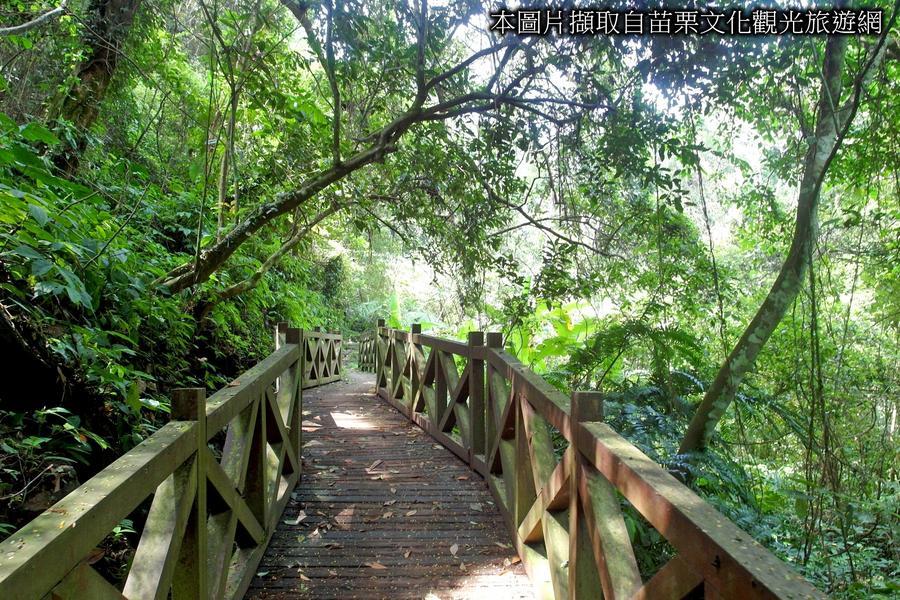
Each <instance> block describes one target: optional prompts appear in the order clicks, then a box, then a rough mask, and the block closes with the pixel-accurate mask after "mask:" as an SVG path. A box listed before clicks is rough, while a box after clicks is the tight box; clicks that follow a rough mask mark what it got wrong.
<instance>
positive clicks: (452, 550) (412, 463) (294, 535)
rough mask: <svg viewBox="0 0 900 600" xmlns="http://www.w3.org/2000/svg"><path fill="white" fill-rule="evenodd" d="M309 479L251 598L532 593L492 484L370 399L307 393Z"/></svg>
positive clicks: (360, 384) (366, 388) (364, 378)
mask: <svg viewBox="0 0 900 600" xmlns="http://www.w3.org/2000/svg"><path fill="white" fill-rule="evenodd" d="M303 444H304V446H303V475H302V479H301V481H300V483H299V484H298V485H297V488H296V490H295V491H294V493H293V494H292V496H291V500H290V502H289V504H288V506H287V508H286V509H285V512H284V515H283V516H282V520H281V523H280V524H279V527H278V530H277V531H276V532H275V534H274V536H273V537H272V541H271V543H270V545H269V548H268V550H267V551H266V553H265V555H264V557H263V559H262V562H261V563H260V565H259V567H258V569H257V577H256V578H255V579H254V581H253V583H252V584H251V587H250V590H249V591H248V593H247V598H315V599H317V600H319V599H321V600H324V599H327V598H335V599H337V598H340V599H344V598H428V599H429V600H434V599H438V598H439V599H441V600H445V599H447V598H472V599H475V598H482V599H490V600H502V599H507V598H532V597H533V592H532V587H531V584H530V583H529V581H528V578H527V577H526V575H525V570H524V568H522V565H521V563H519V559H518V557H517V555H516V552H515V549H514V548H513V546H512V545H511V544H510V543H509V542H510V540H509V539H508V534H507V532H506V530H505V529H504V527H503V519H502V517H501V515H500V513H499V511H498V510H497V508H496V506H495V505H494V503H493V499H492V497H491V495H490V493H489V492H488V489H487V486H486V484H485V482H484V481H483V480H482V479H481V477H479V476H478V475H477V474H475V473H473V472H472V471H471V470H470V469H469V467H468V466H467V465H466V464H465V463H463V462H462V461H460V460H459V459H458V458H457V457H456V456H454V455H453V454H452V453H450V452H449V451H448V450H446V449H445V448H443V447H442V446H440V445H439V444H437V443H436V442H434V441H433V440H432V439H431V438H430V437H429V436H428V435H427V434H426V433H425V432H423V431H422V430H420V429H419V428H418V427H415V426H413V425H411V424H410V423H409V421H408V420H407V419H406V418H404V417H403V416H402V415H400V414H399V413H397V411H396V410H395V409H393V408H392V407H390V406H389V405H388V404H387V403H385V402H384V401H382V400H380V399H378V398H377V397H376V396H375V395H374V376H373V375H370V374H365V373H359V372H351V373H349V377H348V378H347V379H346V380H345V381H342V382H338V383H333V384H330V385H327V386H325V387H322V388H318V389H316V390H312V391H308V392H305V393H304V399H303Z"/></svg>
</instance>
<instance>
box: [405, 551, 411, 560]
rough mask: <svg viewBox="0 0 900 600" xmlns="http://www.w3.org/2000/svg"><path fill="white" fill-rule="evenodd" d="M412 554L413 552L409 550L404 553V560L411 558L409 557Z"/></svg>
mask: <svg viewBox="0 0 900 600" xmlns="http://www.w3.org/2000/svg"><path fill="white" fill-rule="evenodd" d="M410 554H412V550H407V551H406V552H404V553H403V558H409V555H410Z"/></svg>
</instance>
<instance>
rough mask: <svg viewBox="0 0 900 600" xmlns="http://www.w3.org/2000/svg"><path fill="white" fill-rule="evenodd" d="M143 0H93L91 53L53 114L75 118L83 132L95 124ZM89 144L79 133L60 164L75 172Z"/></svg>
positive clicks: (87, 33) (87, 40)
mask: <svg viewBox="0 0 900 600" xmlns="http://www.w3.org/2000/svg"><path fill="white" fill-rule="evenodd" d="M140 3H141V0H92V2H91V4H90V10H89V12H90V15H91V16H90V21H89V24H88V27H87V28H86V31H85V40H84V43H85V44H86V45H87V47H88V50H87V57H86V59H85V61H84V62H83V63H82V64H81V65H80V66H79V67H78V73H77V74H76V81H75V83H74V84H73V85H72V87H71V88H69V91H68V93H67V94H66V95H65V97H64V98H63V99H62V101H61V102H60V103H59V105H58V107H57V109H56V111H55V115H53V116H56V117H59V118H62V119H65V120H67V121H70V122H72V123H73V124H74V125H75V126H76V127H77V128H78V130H79V131H80V132H83V131H85V130H87V129H88V128H90V127H91V125H93V124H94V122H95V121H96V120H97V117H98V115H99V114H100V103H101V102H102V101H103V99H104V98H105V97H106V92H107V90H108V89H109V84H110V82H111V81H112V78H113V75H114V74H115V71H116V67H117V65H118V62H119V53H120V48H121V47H122V44H123V43H124V42H125V38H126V37H127V36H128V32H129V30H130V29H131V23H132V21H133V20H134V14H135V12H136V11H137V9H138V7H139V6H140ZM85 146H86V141H85V137H84V135H79V136H78V141H77V145H76V147H75V148H73V149H72V150H70V151H69V152H67V153H66V154H65V155H64V156H62V157H60V160H59V162H61V163H62V164H60V166H61V167H63V168H64V169H65V170H66V172H68V173H72V172H74V171H75V170H76V169H77V168H78V163H79V159H80V156H81V153H82V152H83V151H84V148H85Z"/></svg>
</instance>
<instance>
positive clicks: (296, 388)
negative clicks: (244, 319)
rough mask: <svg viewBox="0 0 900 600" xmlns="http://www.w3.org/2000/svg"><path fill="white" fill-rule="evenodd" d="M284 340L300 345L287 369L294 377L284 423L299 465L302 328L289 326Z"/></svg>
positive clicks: (301, 407) (301, 400)
mask: <svg viewBox="0 0 900 600" xmlns="http://www.w3.org/2000/svg"><path fill="white" fill-rule="evenodd" d="M284 341H285V343H286V344H298V345H299V346H300V358H298V359H297V364H296V366H295V367H293V368H291V369H289V371H291V370H292V371H293V372H294V373H295V375H294V377H295V378H296V379H292V381H291V385H292V386H293V390H292V392H291V409H290V411H289V413H288V415H289V416H288V422H287V423H286V425H287V427H288V436H289V437H290V442H291V451H292V452H293V453H294V458H296V459H297V462H296V464H298V465H299V464H300V446H301V444H302V440H301V439H300V437H301V436H302V435H303V434H302V433H301V430H302V429H303V428H302V427H301V426H300V421H301V415H302V414H303V356H304V355H305V354H306V352H305V349H304V348H303V330H302V329H297V328H296V327H289V328H288V329H287V331H286V332H285V336H284Z"/></svg>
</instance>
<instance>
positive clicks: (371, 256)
mask: <svg viewBox="0 0 900 600" xmlns="http://www.w3.org/2000/svg"><path fill="white" fill-rule="evenodd" d="M564 4H565V3H564ZM686 4H690V5H691V6H689V7H688V8H695V6H694V3H686ZM813 4H814V6H813V7H814V8H827V9H831V8H845V7H846V6H847V5H846V3H837V4H836V5H834V6H832V5H828V6H823V5H821V4H819V3H813ZM654 6H656V5H655V4H647V5H646V6H645V3H638V4H637V8H642V7H643V8H648V9H650V8H653V7H654ZM772 6H773V7H775V8H782V7H781V3H780V2H778V3H776V4H773V5H772ZM612 7H613V8H616V7H618V8H619V9H621V10H626V9H630V8H635V5H634V4H630V3H618V2H614V3H613V4H612ZM787 7H788V5H787V4H785V5H784V7H783V8H787ZM866 7H867V8H873V9H880V10H881V13H880V14H881V15H882V18H883V21H882V26H881V27H880V28H879V29H877V30H874V31H869V32H868V33H863V34H859V35H794V34H786V35H719V34H712V35H640V36H634V35H632V36H624V35H619V36H617V35H564V34H555V33H552V32H551V33H550V34H549V35H516V34H515V33H514V32H507V33H505V34H500V33H499V32H497V31H492V30H491V23H492V20H491V18H489V14H490V13H491V11H493V10H495V9H496V8H497V7H496V6H494V5H493V4H492V3H484V2H480V1H478V0H458V1H453V2H446V1H439V0H432V1H431V2H428V0H313V1H310V2H306V1H301V0H280V1H279V0H187V1H184V2H175V1H173V0H69V1H68V2H66V1H62V2H59V1H58V0H0V309H2V310H0V315H2V320H0V353H2V356H3V360H2V361H0V365H2V367H0V369H2V370H0V372H2V374H3V376H2V381H3V385H2V386H0V539H3V538H6V537H8V536H10V535H12V534H13V533H14V532H15V531H16V530H17V529H18V528H19V527H21V526H22V525H24V524H25V523H27V522H28V521H29V520H30V519H31V518H33V517H34V516H35V515H37V514H39V513H41V512H42V511H44V510H46V509H47V508H49V507H50V506H51V505H52V504H53V503H54V502H56V501H57V500H59V499H60V498H61V497H62V496H64V495H65V494H66V493H67V492H69V491H71V490H73V489H75V487H77V486H78V485H79V484H81V483H83V482H84V481H86V480H87V479H89V478H90V477H91V476H92V475H93V474H95V473H96V472H97V471H99V470H100V469H101V468H103V467H104V466H106V465H107V464H109V463H110V462H112V461H113V460H114V459H115V458H116V457H118V456H120V455H121V454H122V453H124V452H126V451H128V450H130V449H131V448H133V447H134V446H136V445H137V444H139V443H140V442H141V441H142V440H144V439H146V438H147V437H148V436H150V435H151V434H152V433H153V432H154V431H156V430H157V429H158V428H159V427H160V426H161V425H162V424H164V423H166V422H167V420H168V413H169V411H170V400H169V391H170V390H171V389H173V388H177V387H184V386H199V387H206V388H208V389H218V388H220V387H222V386H223V385H226V384H227V383H228V382H229V381H230V380H231V379H233V378H234V377H235V376H236V375H237V374H239V373H241V372H242V371H243V370H245V369H246V368H248V367H249V366H252V365H253V364H255V363H256V362H257V361H259V360H260V359H261V358H262V357H265V356H266V355H267V354H268V353H269V352H270V351H271V348H272V328H273V326H274V325H275V324H276V323H278V322H279V321H289V322H290V323H292V324H293V325H294V326H297V327H303V328H312V327H316V326H321V327H322V328H323V329H326V330H329V331H336V332H341V333H343V335H344V337H345V339H350V340H352V339H355V338H357V337H358V336H359V335H360V334H363V333H366V332H371V331H373V330H374V327H375V322H376V320H377V319H379V318H384V319H386V320H387V323H388V325H389V326H391V327H395V328H403V329H406V330H409V328H410V326H411V325H412V324H414V323H416V324H421V326H422V330H423V331H425V332H430V333H434V334H436V335H442V336H445V337H450V338H455V339H461V340H464V339H465V336H466V334H467V333H468V332H470V331H499V332H502V334H503V340H504V345H505V347H506V348H507V350H508V351H509V352H510V353H512V354H514V355H515V356H516V357H517V358H518V359H519V360H521V361H522V362H523V363H524V364H526V365H528V366H529V367H530V368H531V369H533V370H534V371H535V372H537V373H539V374H540V375H542V376H543V377H544V378H545V379H546V380H547V381H549V382H550V383H552V385H553V386H555V387H556V388H558V389H559V390H561V391H563V392H566V393H569V392H571V391H574V390H599V391H602V392H603V393H604V394H605V396H606V399H607V400H606V401H607V405H608V406H610V407H613V409H614V410H610V411H609V415H610V416H609V419H608V422H609V424H610V425H612V426H613V427H614V428H615V429H616V430H617V431H618V432H619V433H621V434H622V435H623V436H625V437H626V438H627V439H628V440H630V441H631V442H632V443H633V444H635V445H636V446H637V447H638V448H640V449H641V450H642V451H643V452H644V453H646V454H647V455H648V456H649V457H651V458H652V459H653V460H655V461H656V462H658V463H659V464H660V465H662V466H664V467H665V468H666V469H668V470H669V471H670V472H672V473H674V474H676V475H677V476H678V477H679V478H680V479H681V480H683V481H684V482H685V483H687V484H688V485H689V486H690V487H691V488H692V489H693V490H695V491H696V492H697V493H699V494H700V495H701V496H702V497H703V498H705V499H706V500H708V501H709V502H710V503H712V504H713V506H715V507H716V508H717V509H718V510H719V511H721V512H722V513H723V514H724V515H726V516H727V517H728V518H730V519H731V520H732V521H734V522H735V523H736V524H737V525H738V526H739V527H741V528H742V529H744V530H745V531H747V532H748V533H750V534H751V535H752V536H753V537H754V538H755V539H756V540H757V541H759V542H760V543H762V544H763V545H764V546H765V547H766V548H768V549H769V550H771V551H772V552H773V553H774V554H775V555H776V556H778V557H779V558H781V559H782V560H784V561H786V562H787V563H788V564H789V565H791V566H792V568H794V569H796V570H797V571H798V572H799V573H801V574H802V575H803V576H805V577H806V578H807V579H808V580H810V581H811V582H812V583H813V584H814V585H815V586H816V587H818V588H819V589H820V590H822V591H824V592H826V593H828V594H830V595H832V596H834V597H836V598H874V597H885V598H887V597H897V595H900V481H898V470H897V465H898V458H900V455H898V454H900V445H898V443H897V436H898V426H900V424H898V416H900V415H898V411H900V393H898V391H900V37H898V34H900V28H898V26H897V16H898V15H897V12H898V2H897V1H895V2H893V3H891V2H888V1H886V0H876V1H875V2H873V3H871V4H868V5H866ZM682 8H684V7H682ZM738 8H741V7H738ZM854 8H855V7H854ZM626 522H627V525H628V531H629V535H630V537H631V538H632V542H633V543H634V547H635V550H636V552H637V553H638V560H639V561H643V560H646V561H652V560H653V558H652V557H653V555H654V552H655V550H656V549H657V547H658V546H659V544H660V543H661V542H660V537H659V535H658V534H657V533H656V532H655V531H654V530H653V529H652V528H651V527H649V526H647V524H646V523H644V522H642V521H641V520H640V519H638V518H633V519H631V518H626ZM135 528H136V525H135V524H134V523H132V522H131V521H129V520H125V521H123V522H122V523H121V524H120V526H119V527H118V528H117V530H116V531H115V532H114V534H115V535H114V539H113V540H112V541H111V542H110V544H111V550H110V551H108V552H106V554H105V556H104V557H103V558H102V560H103V561H107V562H108V563H109V565H108V568H109V569H115V568H117V567H116V565H121V564H123V563H125V562H127V561H128V559H129V557H130V553H132V552H133V550H134V548H133V546H134V540H135V537H134V535H135V533H136V532H135Z"/></svg>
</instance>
